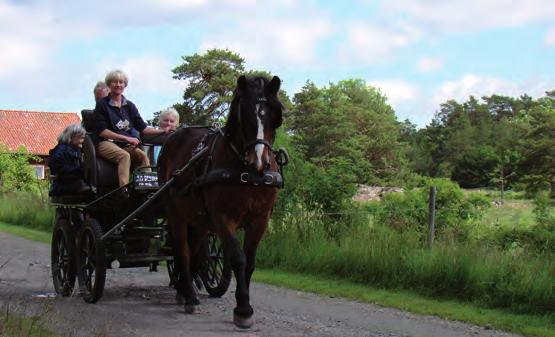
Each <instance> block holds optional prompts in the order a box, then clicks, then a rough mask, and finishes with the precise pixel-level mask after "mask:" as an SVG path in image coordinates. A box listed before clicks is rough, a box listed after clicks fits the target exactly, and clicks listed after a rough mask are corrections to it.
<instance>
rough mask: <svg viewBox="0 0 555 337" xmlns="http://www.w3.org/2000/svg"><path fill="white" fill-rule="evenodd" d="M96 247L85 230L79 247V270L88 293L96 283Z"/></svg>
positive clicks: (88, 232) (91, 235) (89, 233)
mask: <svg viewBox="0 0 555 337" xmlns="http://www.w3.org/2000/svg"><path fill="white" fill-rule="evenodd" d="M95 252H96V245H95V240H94V236H93V233H92V232H91V231H90V230H88V229H86V230H85V231H84V232H83V244H82V245H81V270H82V274H83V276H84V281H85V282H84V285H85V290H86V291H87V292H88V293H90V292H92V288H93V287H94V284H95V281H96V257H95Z"/></svg>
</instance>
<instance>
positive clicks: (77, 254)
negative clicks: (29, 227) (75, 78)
mask: <svg viewBox="0 0 555 337" xmlns="http://www.w3.org/2000/svg"><path fill="white" fill-rule="evenodd" d="M92 113H93V111H92V110H83V111H82V112H81V114H82V117H83V125H84V126H85V129H86V130H87V131H92V130H91V123H92ZM143 142H145V143H147V142H148V143H150V144H152V145H154V144H156V143H160V139H156V138H153V139H150V140H143ZM83 156H84V161H83V169H84V176H85V180H86V181H87V183H88V184H89V185H90V187H91V192H90V193H87V194H79V195H64V196H57V197H51V199H50V204H51V205H52V206H53V207H55V209H56V214H55V225H54V228H53V234H52V246H51V269H52V278H53V284H54V288H55V291H56V293H58V294H61V295H63V296H69V295H70V294H72V293H73V290H74V285H75V281H76V279H77V280H78V284H79V289H80V294H81V296H82V297H83V299H84V300H85V301H86V302H89V303H94V302H96V301H98V300H99V299H100V298H101V296H102V293H103V290H104V283H105V278H106V270H107V269H115V268H131V267H145V268H148V269H149V270H150V271H157V270H158V267H159V265H160V264H162V263H164V262H165V264H166V265H167V270H168V274H169V277H170V284H175V282H176V281H175V272H174V270H175V268H174V261H173V255H174V254H173V251H172V247H171V242H170V240H169V238H168V231H167V221H166V216H165V210H164V208H163V205H162V204H163V202H162V198H161V194H162V193H163V191H161V190H162V188H163V187H162V186H160V184H159V182H158V174H157V173H156V168H155V167H150V169H151V170H150V171H151V172H145V170H144V168H138V169H135V170H134V172H133V175H132V176H133V179H132V182H131V183H130V184H129V185H128V186H125V188H126V190H128V195H124V193H122V191H123V188H124V187H119V186H118V179H117V167H116V165H115V164H112V163H110V162H108V161H106V160H104V159H103V158H101V157H98V156H97V155H96V153H95V147H94V144H93V142H92V139H91V136H90V134H87V136H86V138H85V142H84V144H83ZM201 253H202V254H203V262H202V264H201V266H200V268H199V269H198V272H197V273H196V275H195V276H194V280H195V285H196V287H197V288H198V289H200V288H205V290H206V291H207V292H208V294H209V295H211V296H213V297H220V296H222V295H223V294H225V292H226V291H227V289H228V287H229V284H230V280H231V268H230V267H229V264H228V263H226V262H225V259H224V256H223V251H222V248H221V246H220V245H219V241H218V239H217V237H216V236H215V235H209V236H208V238H207V239H205V240H204V241H203V243H202V251H201Z"/></svg>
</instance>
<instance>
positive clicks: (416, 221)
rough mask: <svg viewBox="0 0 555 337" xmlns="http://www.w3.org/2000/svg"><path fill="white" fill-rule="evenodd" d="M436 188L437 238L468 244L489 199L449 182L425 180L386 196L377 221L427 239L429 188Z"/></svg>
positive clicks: (378, 212)
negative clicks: (471, 227) (472, 224)
mask: <svg viewBox="0 0 555 337" xmlns="http://www.w3.org/2000/svg"><path fill="white" fill-rule="evenodd" d="M431 186H435V187H436V191H437V192H436V204H435V208H436V213H435V228H436V234H437V236H438V237H443V238H444V239H446V240H449V241H452V240H458V241H465V240H466V239H467V238H468V235H469V229H470V227H469V225H470V224H471V223H473V222H475V220H477V219H479V218H480V217H481V216H482V215H483V213H484V210H485V209H486V208H488V207H489V200H488V198H487V197H486V196H484V195H482V194H479V193H470V194H468V195H467V196H465V194H464V193H463V191H462V190H461V189H460V188H459V186H458V185H457V184H456V183H454V182H452V181H450V180H448V179H423V180H422V186H419V187H415V188H413V189H410V190H407V191H405V192H404V193H390V194H387V195H386V196H385V197H384V199H383V200H382V203H381V204H380V205H379V206H378V207H377V210H376V221H377V222H378V223H381V224H387V225H389V226H391V227H392V228H395V229H397V230H401V231H402V230H407V229H411V230H414V231H415V232H417V233H418V235H419V236H420V238H421V239H424V237H425V236H426V233H427V231H428V228H427V224H428V216H429V210H428V199H429V191H430V187H431Z"/></svg>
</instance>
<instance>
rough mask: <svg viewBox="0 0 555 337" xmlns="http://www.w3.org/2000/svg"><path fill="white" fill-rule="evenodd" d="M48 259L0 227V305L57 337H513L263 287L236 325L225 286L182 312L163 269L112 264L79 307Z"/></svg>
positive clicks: (46, 251) (42, 247)
mask: <svg viewBox="0 0 555 337" xmlns="http://www.w3.org/2000/svg"><path fill="white" fill-rule="evenodd" d="M49 260H50V247H49V245H46V244H40V243H36V242H32V241H28V240H25V239H21V238H17V237H14V236H11V235H8V234H5V233H1V232H0V266H2V265H4V264H5V265H4V267H3V268H2V269H1V270H0V307H1V308H2V309H3V312H5V310H6V308H7V306H9V310H10V311H11V312H14V311H18V312H19V313H25V314H29V315H30V314H37V313H38V314H39V315H41V316H42V317H44V319H43V321H45V324H46V326H47V327H48V328H49V329H51V330H52V331H56V332H59V333H60V334H62V335H64V336H87V337H90V336H117V337H123V336H172V337H176V336H264V337H266V336H349V337H350V336H353V337H354V336H357V337H358V336H387V337H398V336H422V337H431V336H442V337H451V336H453V337H454V336H473V337H475V336H516V335H514V334H508V333H505V332H501V331H496V330H488V329H485V328H481V327H477V326H474V325H471V324H466V323H461V322H453V321H447V320H442V319H439V318H436V317H432V316H421V315H413V314H410V313H406V312H403V311H400V310H396V309H389V308H383V307H379V306H376V305H372V304H364V303H358V302H352V301H347V300H343V299H337V298H330V297H322V296H317V295H313V294H308V293H303V292H298V291H293V290H288V289H283V288H278V287H273V286H268V285H263V284H253V286H252V290H251V299H252V304H253V307H254V310H255V316H254V317H255V325H254V327H253V328H252V329H249V330H239V329H237V328H235V326H234V325H233V323H232V321H231V318H232V310H233V306H234V302H235V301H234V296H233V291H232V290H230V291H228V293H227V294H226V295H225V296H224V297H223V298H220V299H213V298H209V297H207V295H205V294H202V295H201V298H200V300H201V306H200V310H198V313H195V314H194V315H186V314H185V313H184V310H183V308H182V307H180V306H177V305H175V304H174V303H175V302H174V291H173V290H172V289H170V288H168V287H167V283H168V277H167V275H166V273H165V270H163V269H162V270H161V271H160V272H157V273H149V272H148V271H147V270H146V268H145V269H118V270H113V271H111V270H109V271H108V275H107V278H106V289H105V292H104V295H103V297H102V298H101V299H100V301H99V302H98V303H96V304H86V303H85V302H84V301H83V300H82V299H81V298H80V297H79V296H78V295H77V294H76V295H75V296H74V297H55V296H52V292H53V288H52V285H51V279H50V262H49ZM232 287H233V285H232ZM232 289H233V288H232Z"/></svg>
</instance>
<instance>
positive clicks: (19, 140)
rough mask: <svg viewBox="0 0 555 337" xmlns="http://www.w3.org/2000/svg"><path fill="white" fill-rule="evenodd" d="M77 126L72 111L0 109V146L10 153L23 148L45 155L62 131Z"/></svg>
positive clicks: (79, 121)
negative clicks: (4, 146) (73, 125)
mask: <svg viewBox="0 0 555 337" xmlns="http://www.w3.org/2000/svg"><path fill="white" fill-rule="evenodd" d="M79 123H81V119H80V118H79V115H77V114H76V113H75V112H42V111H21V110H0V144H4V145H6V146H7V147H8V149H9V150H10V151H17V149H18V148H19V147H20V146H25V148H26V149H27V151H28V152H30V153H32V154H35V155H47V154H48V151H49V150H50V149H51V148H53V147H54V146H55V145H56V143H57V141H56V139H57V138H58V135H59V134H60V133H61V132H62V131H63V130H64V128H65V127H66V126H68V125H70V124H79Z"/></svg>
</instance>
